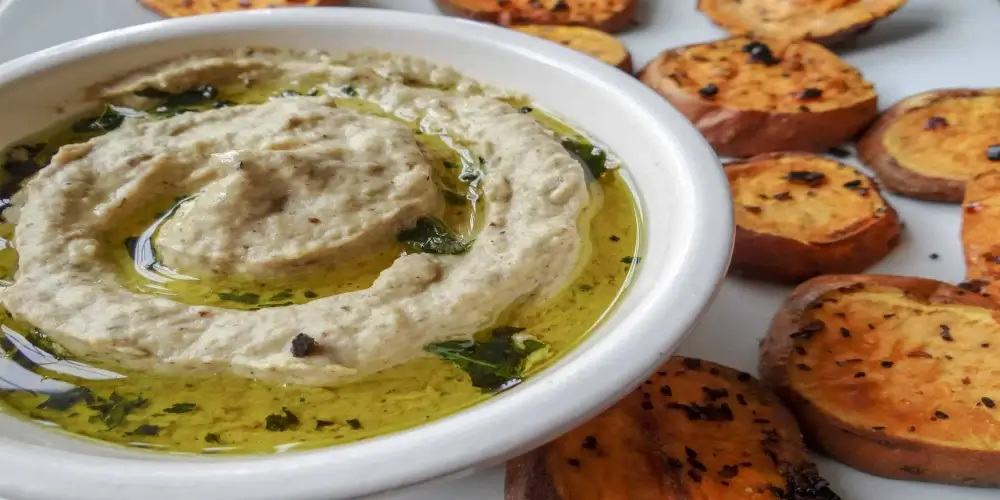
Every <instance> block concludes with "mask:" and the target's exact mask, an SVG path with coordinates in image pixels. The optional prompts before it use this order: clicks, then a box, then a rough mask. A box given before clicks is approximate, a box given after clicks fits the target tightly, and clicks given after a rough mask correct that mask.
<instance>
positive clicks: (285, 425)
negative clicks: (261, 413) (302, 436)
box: [264, 408, 299, 432]
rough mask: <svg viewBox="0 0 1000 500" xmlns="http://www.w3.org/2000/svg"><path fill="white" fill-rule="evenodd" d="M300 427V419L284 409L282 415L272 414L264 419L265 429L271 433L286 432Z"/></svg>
mask: <svg viewBox="0 0 1000 500" xmlns="http://www.w3.org/2000/svg"><path fill="white" fill-rule="evenodd" d="M298 426H299V417H297V416H295V414H294V413H292V412H290V411H288V408H282V409H281V413H272V414H270V415H268V416H267V418H265V419H264V428H265V429H267V430H269V431H271V432H284V431H286V430H288V429H294V428H296V427H298Z"/></svg>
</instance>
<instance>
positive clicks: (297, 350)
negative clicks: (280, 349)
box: [291, 333, 319, 358]
mask: <svg viewBox="0 0 1000 500" xmlns="http://www.w3.org/2000/svg"><path fill="white" fill-rule="evenodd" d="M318 347H319V345H318V344H317V343H316V340H315V339H313V338H312V337H310V336H308V335H306V334H304V333H300V334H298V335H296V336H295V338H293V339H292V347H291V351H292V356H294V357H296V358H304V357H306V356H309V355H310V354H314V353H315V352H316V351H317V348H318Z"/></svg>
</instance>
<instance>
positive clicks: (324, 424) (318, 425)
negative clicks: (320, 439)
mask: <svg viewBox="0 0 1000 500" xmlns="http://www.w3.org/2000/svg"><path fill="white" fill-rule="evenodd" d="M331 425H333V422H331V421H329V420H317V421H316V430H317V431H318V430H320V429H322V428H324V427H330V426H331Z"/></svg>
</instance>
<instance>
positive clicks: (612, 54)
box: [514, 24, 632, 73]
mask: <svg viewBox="0 0 1000 500" xmlns="http://www.w3.org/2000/svg"><path fill="white" fill-rule="evenodd" d="M514 29H516V30H517V31H520V32H522V33H527V34H529V35H534V36H537V37H540V38H544V39H546V40H549V41H552V42H555V43H558V44H560V45H564V46H566V47H569V48H571V49H575V50H578V51H580V52H583V53H584V54H588V55H590V56H593V57H595V58H597V59H600V60H602V61H604V62H606V63H608V64H610V65H612V66H615V67H617V68H618V69H620V70H622V71H624V72H626V73H631V72H632V55H631V54H629V52H628V49H627V48H625V44H623V43H622V42H621V40H619V39H617V38H615V37H614V36H612V35H609V34H607V33H605V32H603V31H600V30H595V29H593V28H586V27H583V26H549V25H544V24H525V25H522V26H516V27H514Z"/></svg>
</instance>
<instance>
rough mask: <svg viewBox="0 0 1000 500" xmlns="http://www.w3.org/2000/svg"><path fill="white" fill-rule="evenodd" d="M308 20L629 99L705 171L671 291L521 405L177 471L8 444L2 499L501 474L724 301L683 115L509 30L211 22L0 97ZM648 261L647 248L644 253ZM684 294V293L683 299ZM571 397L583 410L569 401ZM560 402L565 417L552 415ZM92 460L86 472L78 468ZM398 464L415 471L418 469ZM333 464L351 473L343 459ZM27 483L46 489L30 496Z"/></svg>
mask: <svg viewBox="0 0 1000 500" xmlns="http://www.w3.org/2000/svg"><path fill="white" fill-rule="evenodd" d="M306 16H308V19H310V20H311V22H316V20H317V19H326V20H330V21H331V22H341V23H343V22H365V23H373V24H379V25H384V26H387V27H392V26H413V25H421V26H422V27H424V28H426V29H428V30H432V29H440V30H449V31H450V32H452V33H453V34H454V33H456V32H458V33H459V34H460V35H462V36H469V37H475V38H479V39H486V38H488V39H490V40H492V41H491V43H496V44H501V45H506V47H505V48H506V49H509V50H512V51H514V52H517V53H518V55H520V56H522V57H528V58H533V59H536V60H538V61H540V62H543V63H545V64H549V65H553V66H557V67H559V68H560V69H561V70H563V71H565V72H568V73H571V74H574V76H576V77H579V78H587V79H590V80H595V79H596V80H600V82H601V84H602V85H603V86H604V87H605V89H606V91H607V92H614V93H624V95H626V96H627V97H628V98H629V99H630V100H631V101H632V103H631V105H632V107H633V108H634V109H633V111H634V112H635V113H642V114H644V115H646V117H647V118H648V123H655V124H656V127H658V129H659V132H660V133H661V134H663V135H664V136H670V137H671V140H672V141H673V142H675V143H676V144H677V147H678V148H679V149H680V150H682V153H681V154H682V155H683V156H684V157H686V158H690V163H694V164H700V165H703V166H704V167H705V168H700V169H694V168H689V169H687V171H685V172H684V175H686V176H687V177H686V178H681V179H678V181H682V182H686V183H687V184H689V185H690V186H691V187H692V190H691V191H692V193H697V195H695V194H692V195H690V196H689V198H690V199H689V200H688V203H689V205H690V208H691V213H689V214H685V215H684V217H687V218H689V219H691V220H692V221H693V220H697V223H694V222H692V223H691V224H689V226H690V227H689V228H688V230H686V232H685V233H682V234H681V235H680V236H682V238H679V241H678V242H677V243H678V245H682V246H683V247H684V248H683V252H682V256H683V257H682V259H680V260H681V262H680V263H679V264H678V266H679V271H678V273H677V274H676V275H675V280H674V281H672V282H666V281H667V280H661V281H664V282H663V283H657V284H656V285H655V286H654V288H653V289H652V290H651V293H648V294H646V295H644V296H642V297H637V298H633V299H630V300H635V301H637V306H636V310H635V312H634V313H633V314H632V315H630V316H629V317H627V318H626V319H625V320H624V321H623V323H622V324H621V325H619V326H618V328H617V329H616V330H615V334H614V335H608V336H607V338H605V339H603V340H602V341H601V343H600V348H599V349H589V350H588V351H587V352H585V353H583V354H581V355H580V356H579V358H578V359H576V360H575V361H574V362H573V363H571V364H567V365H566V366H563V367H561V368H556V367H552V368H549V369H546V370H545V371H544V372H542V373H539V374H537V375H536V377H538V378H539V380H537V381H535V382H537V383H526V384H523V385H522V387H520V388H519V389H518V390H517V391H516V394H515V393H507V394H505V395H504V396H503V397H494V398H491V399H490V400H488V401H484V402H482V403H479V404H477V405H475V406H473V407H471V408H468V409H465V410H462V411H460V412H458V413H456V414H453V415H451V416H449V417H445V418H442V419H438V420H436V421H434V422H431V423H428V424H424V425H421V426H418V427H416V428H414V429H411V430H408V431H401V432H396V433H392V434H389V435H385V436H382V437H377V438H373V439H370V440H365V441H361V442H358V443H355V444H349V445H343V446H338V447H333V448H325V449H318V450H311V451H302V452H296V453H291V454H273V455H252V456H232V457H230V456H227V457H223V459H220V460H217V461H215V460H192V461H181V460H171V459H169V458H168V457H166V456H164V459H159V458H158V457H156V455H149V454H147V455H146V456H144V457H143V458H144V459H141V460H133V459H126V458H111V457H103V456H102V457H97V456H94V455H87V454H82V453H76V452H70V451H66V450H59V449H50V448H45V447H41V446H36V445H31V444H26V443H20V442H14V441H12V440H9V439H5V438H0V470H3V471H4V476H6V477H7V478H17V480H16V481H15V480H13V479H3V480H0V492H4V491H6V490H8V489H9V490H10V491H12V492H14V491H20V492H28V491H30V492H31V493H32V494H40V495H44V496H45V497H47V498H54V497H53V495H57V494H58V495H62V496H65V497H66V498H83V497H84V496H85V497H86V498H91V497H93V498H124V497H126V496H130V495H131V494H132V493H134V492H137V491H140V490H141V489H143V488H144V489H145V492H146V493H149V494H150V495H144V497H146V498H161V497H159V496H157V494H156V493H155V490H156V489H158V488H160V487H166V486H168V485H170V484H176V483H177V482H184V483H185V484H187V485H188V488H189V489H190V490H191V492H192V494H193V496H191V497H190V498H206V499H207V498H230V497H231V496H230V495H233V494H234V492H235V494H238V495H240V496H239V498H245V499H248V500H252V499H258V498H260V499H264V498H270V497H271V496H270V495H273V493H274V490H273V488H274V486H277V485H294V486H291V487H290V488H289V489H288V490H287V491H285V492H283V495H284V496H283V497H284V498H287V499H289V500H293V499H300V500H307V499H317V500H319V499H330V498H356V497H365V496H370V495H375V494H382V493H386V492H389V491H392V490H398V489H401V488H405V487H408V486H412V485H415V484H418V483H422V482H426V481H429V480H434V479H441V478H445V477H449V476H452V475H455V474H462V473H467V472H470V469H469V467H470V466H471V465H475V464H479V465H482V464H496V463H498V462H499V461H501V460H504V459H506V458H509V457H510V456H512V455H515V454H517V453H520V452H524V451H527V449H528V447H530V445H531V444H537V443H538V442H539V441H540V440H543V439H545V438H547V437H551V436H552V435H554V434H555V433H557V432H559V431H560V430H562V429H564V428H565V427H567V426H568V425H570V424H572V423H575V422H578V421H580V420H582V419H583V418H587V417H590V416H592V415H594V414H596V413H597V412H599V411H601V410H603V409H604V408H606V407H607V406H609V405H610V404H611V402H613V401H615V400H616V399H617V398H618V397H620V396H622V395H624V393H625V392H627V391H628V390H631V389H632V387H633V385H634V384H636V383H638V382H639V381H641V380H642V379H643V378H645V377H646V376H648V374H649V373H650V372H652V371H653V370H655V368H656V367H657V366H658V365H659V364H660V363H661V362H662V361H663V360H664V359H665V358H666V357H667V356H668V355H669V354H670V353H671V352H672V351H673V349H674V348H675V347H676V346H677V345H678V344H679V343H680V341H681V339H682V338H683V336H684V334H685V333H686V332H688V331H689V330H690V329H691V328H693V327H694V325H695V324H696V323H697V321H698V320H699V319H700V317H701V316H702V314H703V313H704V311H705V310H706V309H707V307H708V305H709V304H710V302H711V300H712V299H713V298H714V296H715V295H716V293H717V292H718V290H719V287H720V286H721V282H722V279H723V277H724V276H725V272H726V269H727V267H728V264H729V259H730V252H731V249H732V238H733V231H732V209H731V205H730V204H727V203H723V202H722V200H728V199H729V193H728V183H727V181H726V179H725V175H724V174H723V172H722V169H721V168H712V167H717V166H718V165H719V160H718V158H717V156H716V155H715V153H714V152H713V151H712V149H711V147H710V146H709V145H708V144H707V142H706V141H705V140H704V138H702V136H701V135H700V134H699V133H698V132H697V131H696V130H695V129H694V127H692V126H690V124H688V123H687V120H686V119H685V118H684V117H683V116H682V115H681V114H680V113H679V112H677V111H676V110H675V109H674V108H673V107H671V106H670V105H668V104H667V103H666V102H665V101H664V100H663V99H662V98H661V97H659V96H658V95H657V94H655V93H654V92H653V91H651V90H649V89H648V88H646V87H645V86H644V85H642V84H641V83H639V82H638V81H637V80H636V79H635V78H633V77H632V76H631V75H628V74H626V73H624V72H621V71H619V70H617V69H615V68H613V67H611V66H609V65H606V64H604V63H602V62H600V61H598V60H596V59H592V58H590V57H589V56H586V55H583V54H580V53H577V52H575V51H573V50H571V49H568V48H565V47H561V46H559V45H557V44H551V43H549V42H545V41H543V40H540V39H536V38H534V37H532V36H530V35H525V34H522V33H519V32H516V31H513V30H507V29H504V28H500V27H496V26H490V25H485V24H481V23H477V22H472V21H467V20H462V19H456V18H452V17H445V16H438V15H431V14H417V13H410V12H401V11H390V10H383V9H362V8H350V7H338V8H329V9H295V8H293V9H274V10H257V11H244V12H236V13H225V14H212V15H207V16H196V17H190V18H182V19H170V20H163V21H157V22H153V23H147V24H141V25H137V26H132V27H128V28H123V29H118V30H114V31H110V32H105V33H100V34H97V35H92V36H88V37H84V38H81V39H78V40H75V41H71V42H67V43H63V44H60V45H57V46H54V47H50V48H47V49H44V50H41V51H39V52H35V53H32V54H29V55H25V56H22V57H20V58H18V59H15V60H13V61H10V62H7V63H5V64H0V91H2V89H3V87H4V85H6V84H8V83H9V82H12V81H15V80H18V79H20V78H23V77H28V76H30V75H32V74H34V73H37V72H40V71H43V70H46V69H50V68H53V67H57V66H61V65H64V64H67V63H70V62H73V61H75V60H78V59H83V58H87V57H90V56H95V55H98V54H101V53H103V52H107V51H111V50H116V49H121V48H123V47H128V46H133V45H139V44H147V43H155V42H159V43H162V42H166V41H169V40H171V39H177V38H186V37H189V36H197V35H207V34H212V33H216V32H220V31H221V32H226V31H231V30H234V29H237V28H238V29H247V28H261V29H284V28H288V27H292V26H294V25H295V24H296V22H297V21H298V20H303V19H305V18H306ZM598 139H599V138H598ZM682 177H683V176H682ZM640 214H641V215H642V214H643V212H642V211H640ZM647 224H648V222H647ZM693 228H696V230H695V229H693ZM651 250H652V249H649V248H648V247H647V248H646V251H647V253H648V252H650V251H651ZM639 272H641V270H640V271H639ZM680 283H683V291H682V292H681V291H679V290H678V289H679V288H681V285H679V284H680ZM650 331H664V332H666V334H664V335H662V339H660V340H657V341H655V342H653V344H654V345H655V347H656V348H655V349H652V348H649V347H650V339H648V338H645V339H643V338H640V336H641V335H643V334H644V333H646V332H650ZM622 358H626V359H628V360H629V362H628V363H620V364H619V367H620V368H619V369H616V370H615V373H614V374H612V375H609V374H608V373H606V372H605V371H603V370H602V369H601V367H602V366H607V365H608V364H609V363H611V362H612V360H614V359H622ZM542 374H544V377H541V375H542ZM630 384H632V385H630ZM567 394H571V395H572V394H587V396H584V397H577V398H572V400H570V401H567V400H566V399H567V398H566V395H567ZM554 401H560V402H561V403H562V404H559V405H554V404H551V403H552V402H554ZM526 408H546V411H545V412H534V413H532V414H531V419H532V420H531V424H530V425H524V426H501V427H496V426H494V427H490V426H489V422H494V421H497V420H504V419H510V418H511V416H513V415H517V414H519V413H521V414H524V409H526ZM457 417H462V418H457ZM442 421H448V422H447V423H449V424H450V425H451V427H452V428H451V429H449V430H446V429H444V428H443V426H442V425H441V422H442ZM455 427H457V428H458V429H457V430H456V429H455ZM455 436H474V438H475V442H476V444H477V446H465V447H463V446H440V444H441V442H440V440H441V439H442V437H450V438H451V439H455ZM347 448H350V449H351V453H350V454H351V461H352V463H350V464H349V466H347V467H342V468H341V469H339V470H337V471H335V472H334V473H331V462H333V460H332V458H333V456H335V455H345V453H344V452H342V451H341V450H342V449H347ZM427 450H435V451H434V453H433V456H427V453H426V452H427ZM421 456H422V457H424V458H422V459H421V460H412V459H413V458H414V457H421ZM85 457H86V458H88V459H89V460H87V461H83V460H82V459H83V458H85ZM400 457H402V458H404V459H411V460H410V463H406V462H404V461H403V460H400ZM341 458H342V457H341ZM337 462H344V460H340V459H339V458H338V460H337ZM339 465H340V466H343V463H341V464H339ZM373 467H375V468H378V469H379V474H378V478H377V479H372V478H371V477H369V476H367V475H365V474H354V473H352V470H354V471H359V472H360V471H364V470H369V471H370V470H371V469H372V468H373ZM331 476H335V477H331ZM33 479H34V480H38V481H40V483H39V484H32V485H30V486H24V484H25V482H26V481H31V480H33ZM268 490H269V491H268ZM331 490H333V491H331ZM84 492H85V493H84ZM227 494H228V495H227ZM39 498H41V496H40V497H39ZM60 498H61V497H60ZM162 498H166V497H162Z"/></svg>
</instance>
